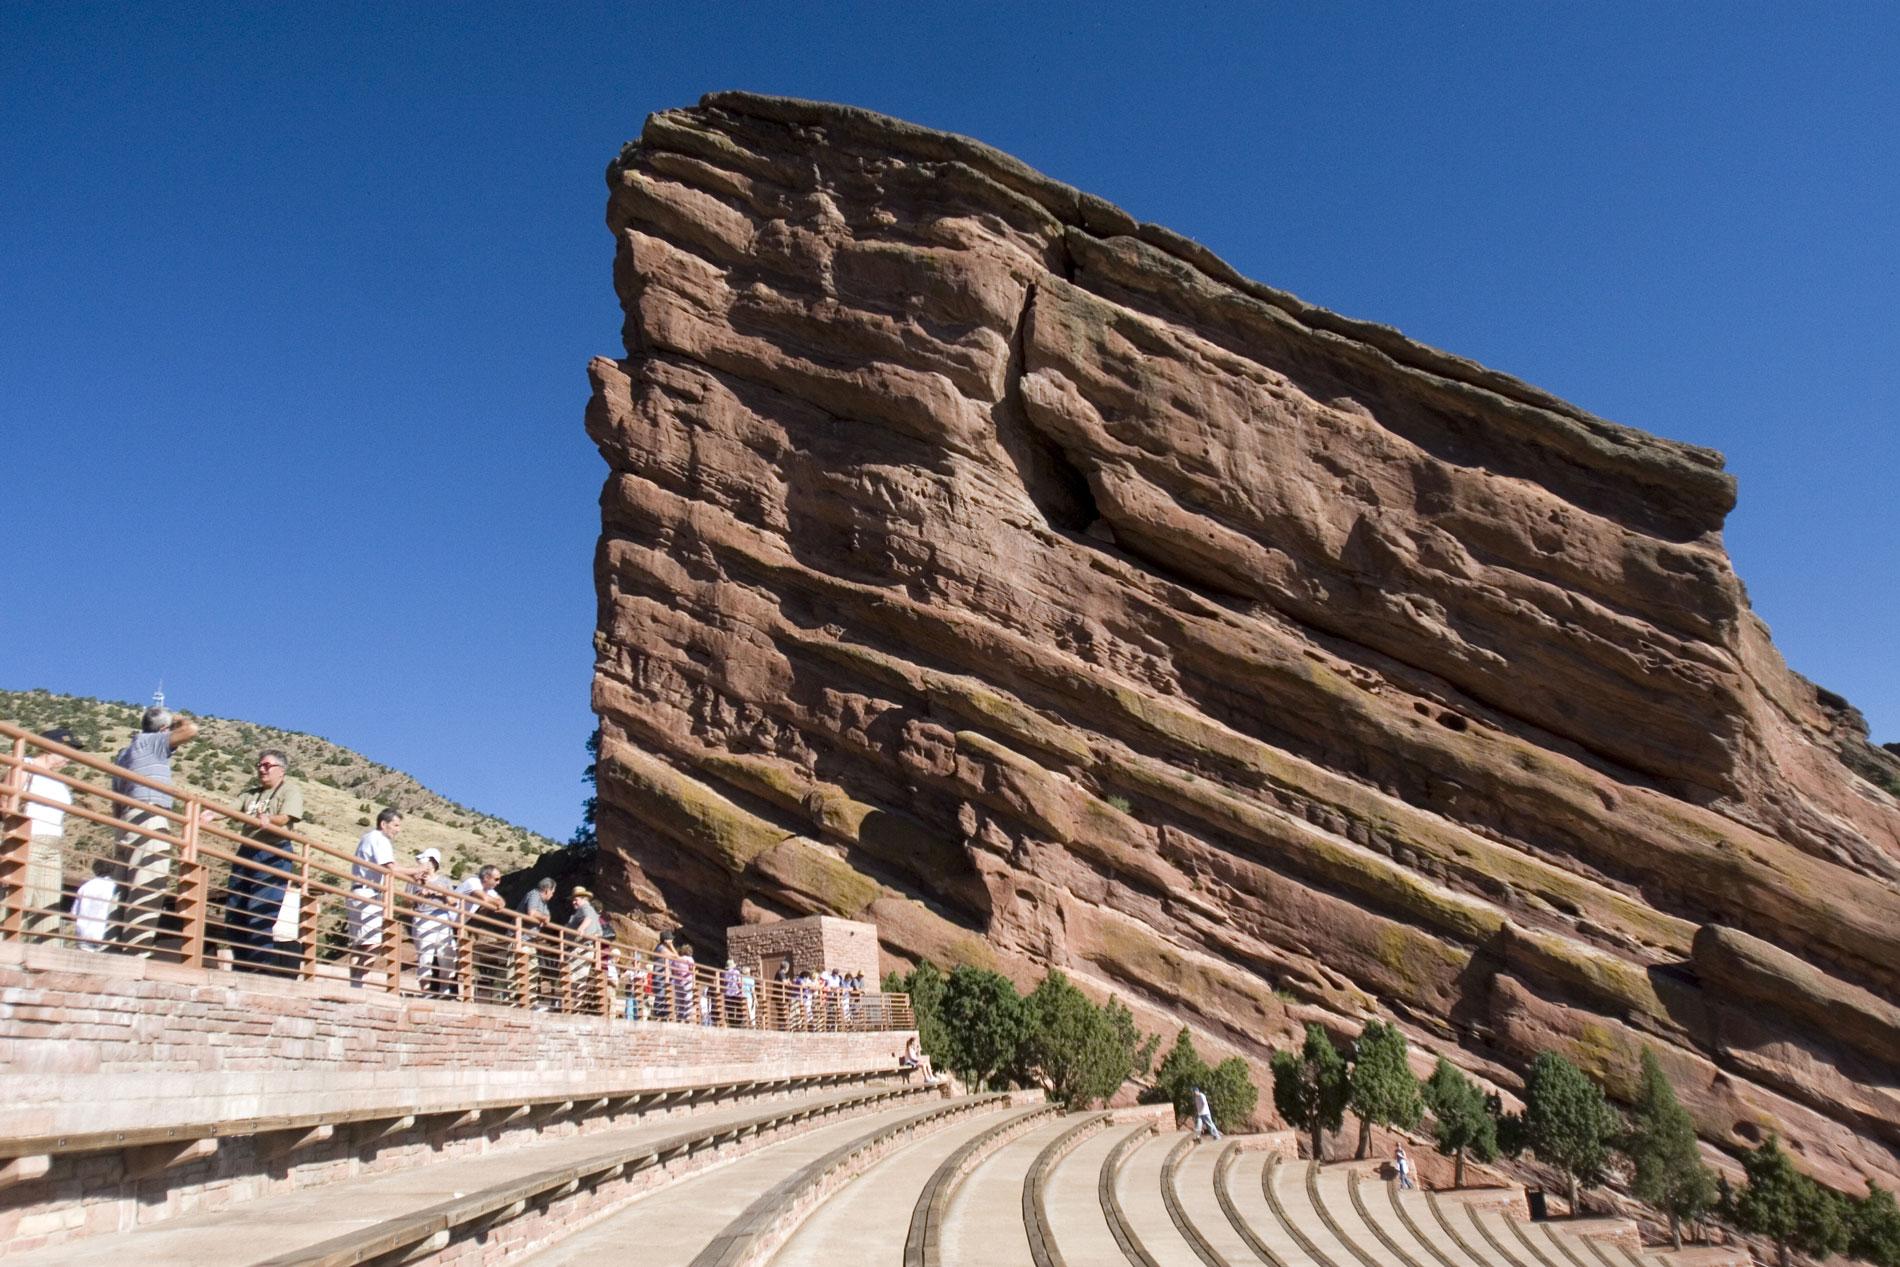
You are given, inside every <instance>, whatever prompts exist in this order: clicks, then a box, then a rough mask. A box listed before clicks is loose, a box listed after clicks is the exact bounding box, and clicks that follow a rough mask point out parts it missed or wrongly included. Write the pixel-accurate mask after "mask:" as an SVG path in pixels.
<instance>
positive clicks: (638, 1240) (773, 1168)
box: [516, 1104, 918, 1267]
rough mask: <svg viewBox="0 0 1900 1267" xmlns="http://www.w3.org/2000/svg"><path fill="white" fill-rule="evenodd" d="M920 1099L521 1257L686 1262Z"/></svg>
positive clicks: (770, 1152)
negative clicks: (775, 1192) (749, 1210)
mask: <svg viewBox="0 0 1900 1267" xmlns="http://www.w3.org/2000/svg"><path fill="white" fill-rule="evenodd" d="M917 1111H918V1109H917V1106H916V1105H914V1104H913V1105H908V1106H905V1107H904V1108H901V1109H893V1110H890V1111H889V1112H884V1113H874V1114H868V1115H865V1116H861V1117H855V1118H851V1119H848V1120H846V1121H841V1122H834V1123H831V1124H829V1125H826V1126H821V1127H818V1128H817V1129H816V1130H812V1131H807V1132H805V1133H804V1134H801V1135H796V1136H793V1137H792V1138H790V1139H786V1140H780V1141H777V1142H774V1143H772V1144H770V1145H768V1146H767V1147H764V1148H761V1149H759V1150H757V1151H756V1152H751V1153H747V1154H746V1155H745V1156H743V1157H738V1158H735V1159H734V1160H732V1161H730V1162H726V1163H725V1164H723V1165H720V1166H715V1167H712V1168H710V1169H708V1170H706V1171H704V1172H702V1173H698V1174H693V1175H689V1176H687V1177H685V1178H683V1179H681V1180H680V1181H679V1182H677V1183H670V1184H667V1185H666V1186H665V1187H663V1188H658V1189H656V1190H654V1191H653V1192H651V1193H648V1194H647V1195H645V1196H643V1197H640V1198H639V1199H638V1200H636V1201H634V1202H633V1203H632V1204H630V1205H628V1206H627V1207H626V1208H624V1209H621V1210H618V1211H616V1212H614V1213H612V1214H609V1215H607V1216H606V1217H604V1218H601V1219H599V1220H596V1221H595V1222H593V1223H590V1224H588V1225H587V1226H585V1227H583V1228H581V1229H580V1230H579V1231H575V1232H571V1233H569V1234H568V1235H566V1236H564V1237H562V1238H561V1239H560V1240H559V1241H556V1242H555V1243H554V1244H552V1245H550V1246H548V1247H546V1248H545V1249H542V1250H540V1251H538V1252H536V1253H533V1254H530V1255H527V1256H525V1257H522V1258H519V1259H517V1260H516V1261H517V1262H522V1263H531V1264H534V1265H535V1267H580V1265H581V1264H597V1263H602V1262H611V1261H620V1260H621V1257H622V1256H632V1257H633V1258H635V1259H636V1260H637V1261H638V1262H639V1263H640V1264H641V1267H685V1265H686V1264H688V1263H690V1262H692V1260H693V1258H694V1257H695V1256H696V1255H697V1254H699V1252H700V1251H701V1250H703V1249H705V1248H706V1246H707V1245H709V1244H710V1243H711V1242H712V1240H713V1238H714V1237H716V1236H718V1235H719V1234H720V1232H722V1231H724V1230H725V1227H726V1224H728V1223H730V1222H732V1220H733V1219H735V1218H737V1217H738V1216H739V1215H741V1214H743V1213H744V1212H745V1210H746V1207H748V1206H749V1205H751V1204H752V1202H753V1201H754V1200H755V1199H756V1198H758V1197H759V1196H760V1195H761V1194H763V1193H764V1192H766V1191H767V1190H769V1189H770V1188H771V1187H772V1186H773V1185H774V1184H776V1183H778V1182H779V1181H780V1180H783V1179H786V1178H789V1177H790V1176H791V1175H793V1174H795V1173H796V1172H797V1171H798V1169H799V1168H800V1167H801V1166H804V1165H805V1164H806V1163H808V1162H811V1161H816V1160H817V1159H818V1158H820V1157H823V1156H824V1155H825V1154H826V1153H829V1152H830V1151H831V1150H832V1149H834V1148H838V1147H840V1146H841V1145H844V1144H848V1143H850V1142H852V1141H853V1140H856V1139H858V1138H860V1137H862V1136H865V1135H867V1134H870V1133H872V1132H875V1131H876V1130H878V1129H879V1128H880V1127H884V1126H889V1125H891V1124H892V1123H894V1122H900V1121H902V1120H903V1119H905V1118H907V1117H912V1116H914V1115H915V1114H916V1113H917Z"/></svg>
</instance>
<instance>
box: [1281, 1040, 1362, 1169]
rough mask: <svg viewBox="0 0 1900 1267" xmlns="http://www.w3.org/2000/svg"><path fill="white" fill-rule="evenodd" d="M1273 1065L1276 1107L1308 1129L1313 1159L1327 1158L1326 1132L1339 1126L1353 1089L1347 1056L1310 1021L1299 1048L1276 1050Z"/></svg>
mask: <svg viewBox="0 0 1900 1267" xmlns="http://www.w3.org/2000/svg"><path fill="white" fill-rule="evenodd" d="M1271 1068H1272V1070H1273V1107H1274V1108H1275V1109H1276V1110H1277V1111H1278V1112H1279V1114H1280V1116H1281V1117H1282V1118H1283V1119H1285V1121H1286V1124H1287V1125H1288V1126H1291V1127H1292V1128H1293V1129H1294V1130H1296V1131H1305V1132H1306V1134H1307V1135H1308V1136H1309V1137H1310V1138H1311V1140H1312V1143H1313V1159H1314V1160H1315V1161H1324V1160H1325V1140H1326V1132H1328V1131H1336V1130H1338V1129H1339V1124H1340V1122H1341V1120H1342V1119H1343V1118H1344V1117H1345V1112H1346V1100H1347V1098H1348V1097H1349V1096H1350V1095H1351V1093H1352V1085H1351V1081H1350V1079H1349V1077H1348V1075H1347V1072H1346V1058H1345V1057H1344V1056H1341V1055H1340V1054H1339V1049H1338V1048H1337V1047H1335V1046H1333V1040H1332V1039H1330V1038H1328V1037H1327V1036H1326V1031H1325V1030H1324V1029H1322V1028H1320V1027H1319V1026H1318V1025H1315V1024H1313V1023H1312V1022H1310V1021H1309V1022H1308V1023H1307V1026H1306V1041H1305V1043H1303V1044H1302V1045H1301V1047H1300V1050H1299V1051H1297V1052H1294V1051H1276V1052H1275V1053H1273V1060H1272V1062H1271Z"/></svg>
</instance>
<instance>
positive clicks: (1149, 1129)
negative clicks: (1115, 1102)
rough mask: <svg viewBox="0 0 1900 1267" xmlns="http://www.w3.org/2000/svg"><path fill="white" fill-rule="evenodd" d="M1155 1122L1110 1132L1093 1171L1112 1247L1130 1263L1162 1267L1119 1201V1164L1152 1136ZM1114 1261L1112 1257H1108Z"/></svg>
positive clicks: (1097, 1200) (1121, 1165) (1120, 1172)
mask: <svg viewBox="0 0 1900 1267" xmlns="http://www.w3.org/2000/svg"><path fill="white" fill-rule="evenodd" d="M1156 1129H1157V1127H1156V1124H1155V1123H1153V1122H1144V1123H1142V1124H1140V1125H1139V1126H1133V1127H1130V1128H1129V1129H1128V1130H1125V1131H1117V1132H1112V1133H1111V1139H1110V1147H1109V1150H1108V1153H1107V1155H1106V1156H1104V1157H1103V1158H1102V1164H1101V1166H1100V1167H1099V1168H1097V1170H1096V1172H1095V1200H1096V1204H1098V1205H1100V1206H1101V1208H1102V1220H1103V1222H1105V1223H1106V1224H1107V1225H1108V1234H1109V1239H1111V1240H1113V1241H1114V1242H1115V1248H1116V1249H1118V1250H1120V1251H1121V1255H1122V1257H1123V1258H1124V1259H1126V1260H1127V1261H1128V1262H1129V1263H1130V1264H1131V1265H1132V1267H1161V1264H1160V1263H1159V1262H1157V1261H1156V1259H1155V1256H1154V1253H1153V1251H1151V1250H1150V1249H1149V1248H1148V1246H1147V1243H1146V1242H1144V1241H1143V1240H1142V1239H1141V1234H1140V1233H1139V1232H1138V1231H1137V1230H1136V1229H1135V1226H1134V1224H1133V1223H1132V1222H1131V1221H1130V1220H1129V1217H1128V1209H1127V1207H1126V1206H1125V1205H1123V1203H1122V1195H1121V1176H1122V1168H1123V1167H1124V1166H1125V1165H1127V1162H1128V1158H1129V1157H1130V1156H1131V1155H1132V1154H1133V1153H1134V1151H1135V1150H1136V1149H1137V1148H1140V1147H1141V1146H1142V1145H1143V1144H1145V1143H1147V1142H1148V1141H1149V1140H1150V1139H1152V1138H1154V1135H1155V1132H1156ZM1107 1261H1109V1262H1111V1263H1112V1262H1114V1261H1115V1260H1114V1259H1113V1258H1110V1259H1108V1260H1107Z"/></svg>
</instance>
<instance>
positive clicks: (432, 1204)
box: [9, 1076, 1693, 1267]
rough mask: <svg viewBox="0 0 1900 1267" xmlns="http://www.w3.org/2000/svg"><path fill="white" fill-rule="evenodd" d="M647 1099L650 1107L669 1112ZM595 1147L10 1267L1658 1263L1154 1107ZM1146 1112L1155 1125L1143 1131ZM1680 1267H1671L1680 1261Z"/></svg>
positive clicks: (772, 1094) (505, 1154) (842, 1110)
mask: <svg viewBox="0 0 1900 1267" xmlns="http://www.w3.org/2000/svg"><path fill="white" fill-rule="evenodd" d="M668 1098H669V1097H666V1096H658V1097H651V1099H653V1100H654V1101H656V1102H657V1101H665V1100H666V1099H668ZM676 1103H678V1104H679V1105H680V1106H682V1107H680V1108H679V1109H677V1110H676V1111H671V1112H664V1111H658V1110H656V1111H651V1112H648V1113H645V1114H641V1113H637V1112H635V1113H632V1114H631V1116H630V1117H629V1119H628V1120H626V1121H624V1122H621V1123H617V1124H614V1125H611V1126H609V1127H607V1128H606V1129H600V1130H594V1131H591V1132H587V1133H582V1134H576V1135H567V1136H564V1137H562V1138H558V1139H550V1140H545V1141H541V1142H530V1143H524V1144H521V1145H518V1146H515V1147H510V1148H502V1149H499V1150H497V1151H492V1152H488V1153H482V1154H479V1155H473V1156H453V1157H446V1158H444V1159H443V1160H440V1161H436V1162H432V1163H429V1164H423V1165H418V1166H415V1167H413V1168H411V1169H407V1170H403V1171H398V1172H396V1173H393V1174H392V1173H387V1172H383V1173H376V1174H369V1175H356V1176H349V1175H343V1176H342V1177H339V1178H337V1179H335V1180H334V1181H331V1182H318V1183H314V1184H313V1185H312V1186H310V1187H307V1188H303V1189H299V1190H296V1191H292V1192H287V1193H278V1194H275V1195H272V1196H269V1197H267V1198H264V1199H261V1200H257V1201H253V1202H249V1203H245V1204H242V1205H239V1206H235V1207H233V1208H229V1209H225V1210H221V1211H216V1212H209V1213H202V1214H196V1215H189V1214H188V1215H181V1216H179V1217H176V1218H173V1219H170V1220H167V1221H165V1222H162V1223H158V1224H156V1225H153V1226H150V1227H145V1228H140V1229H138V1230H136V1231H133V1232H129V1233H120V1234H106V1235H99V1236H91V1237H85V1238H82V1239H78V1240H75V1241H71V1242H68V1243H66V1244H62V1245H57V1246H51V1247H48V1248H45V1249H42V1250H39V1251H34V1252H30V1253H26V1254H21V1255H16V1256H12V1257H10V1258H9V1263H15V1262H17V1263H19V1264H22V1265H24V1267H48V1265H50V1264H56V1263H57V1264H65V1263H74V1264H76V1263H80V1262H86V1263H91V1262H94V1261H97V1260H99V1259H101V1258H104V1259H107V1260H114V1259H116V1260H118V1261H121V1262H127V1263H139V1264H147V1263H150V1264H172V1263H175V1264H190V1265H191V1267H208V1265H213V1264H225V1263H250V1264H265V1265H268V1267H284V1265H287V1264H291V1263H298V1264H323V1265H326V1267H343V1265H344V1264H357V1263H396V1262H443V1263H455V1262H472V1261H476V1260H480V1261H482V1262H520V1263H527V1264H532V1265H533V1267H581V1265H583V1264H592V1263H599V1262H602V1261H637V1262H639V1263H641V1264H643V1267H765V1265H766V1264H774V1265H776V1267H874V1265H881V1267H1122V1265H1123V1264H1128V1265H1130V1267H1262V1265H1264V1267H1664V1264H1665V1263H1668V1262H1670V1261H1671V1256H1669V1255H1662V1254H1657V1253H1655V1252H1653V1251H1643V1252H1640V1253H1638V1252H1633V1251H1632V1249H1631V1248H1630V1247H1631V1245H1633V1244H1634V1243H1635V1242H1634V1237H1633V1231H1634V1229H1633V1227H1632V1225H1630V1224H1629V1223H1627V1222H1625V1221H1620V1220H1614V1219H1584V1220H1578V1221H1576V1222H1575V1223H1570V1222H1568V1221H1560V1222H1547V1223H1530V1222H1526V1221H1524V1220H1523V1219H1522V1218H1520V1217H1517V1216H1516V1212H1517V1211H1518V1210H1521V1209H1522V1208H1523V1203H1522V1198H1521V1194H1517V1193H1515V1192H1513V1191H1508V1190H1501V1189H1493V1190H1490V1191H1489V1192H1488V1193H1484V1192H1480V1193H1476V1194H1472V1193H1459V1194H1440V1193H1427V1192H1417V1191H1400V1190H1399V1189H1398V1188H1397V1186H1396V1185H1395V1184H1393V1183H1391V1182H1390V1181H1388V1180H1385V1179H1382V1178H1380V1177H1379V1175H1378V1174H1377V1173H1376V1172H1375V1171H1374V1170H1373V1169H1372V1168H1371V1167H1368V1166H1367V1165H1366V1164H1364V1163H1358V1164H1354V1163H1343V1164H1336V1165H1329V1166H1318V1165H1314V1164H1312V1163H1309V1162H1304V1161H1300V1160H1298V1159H1297V1158H1296V1157H1295V1156H1294V1155H1293V1147H1292V1142H1291V1140H1290V1138H1289V1137H1288V1136H1286V1135H1284V1134H1281V1135H1276V1136H1243V1137H1238V1138H1230V1139H1228V1140H1226V1141H1222V1142H1214V1141H1199V1142H1197V1141H1196V1140H1194V1139H1193V1138H1192V1137H1191V1136H1188V1135H1185V1134H1183V1133H1180V1132H1177V1131H1175V1130H1173V1129H1172V1122H1170V1121H1166V1120H1164V1119H1163V1118H1162V1117H1159V1116H1157V1115H1156V1113H1155V1112H1154V1111H1152V1110H1121V1111H1117V1112H1113V1113H1106V1112H1103V1113H1088V1114H1062V1113H1059V1112H1058V1111H1057V1110H1056V1109H1055V1108H1053V1107H1052V1106H1049V1105H1046V1104H1043V1103H1041V1102H1040V1099H1039V1097H1025V1096H1024V1095H1022V1094H1021V1093H1016V1094H989V1095H960V1096H950V1095H946V1094H944V1093H943V1092H942V1091H940V1090H939V1089H937V1088H928V1087H923V1086H918V1085H905V1084H902V1083H898V1082H896V1081H895V1080H893V1079H890V1078H877V1077H870V1076H860V1077H857V1078H855V1079H845V1080H843V1081H840V1080H839V1079H836V1078H832V1079H824V1078H813V1079H810V1080H808V1082H807V1083H806V1084H804V1085H801V1086H799V1087H795V1088H787V1087H785V1086H779V1087H776V1088H768V1089H762V1090H761V1091H760V1092H759V1093H757V1094H750V1095H749V1094H745V1093H744V1092H743V1091H742V1090H741V1089H738V1088H730V1087H728V1088H724V1089H723V1090H722V1092H721V1093H720V1094H718V1095H711V1094H688V1093H686V1092H684V1091H682V1092H681V1093H680V1094H679V1096H678V1097H677V1101H676ZM1164 1112H1165V1111H1164ZM1678 1261H1679V1262H1680V1263H1686V1262H1689V1261H1693V1260H1691V1259H1689V1258H1687V1257H1685V1258H1684V1259H1682V1260H1678Z"/></svg>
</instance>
